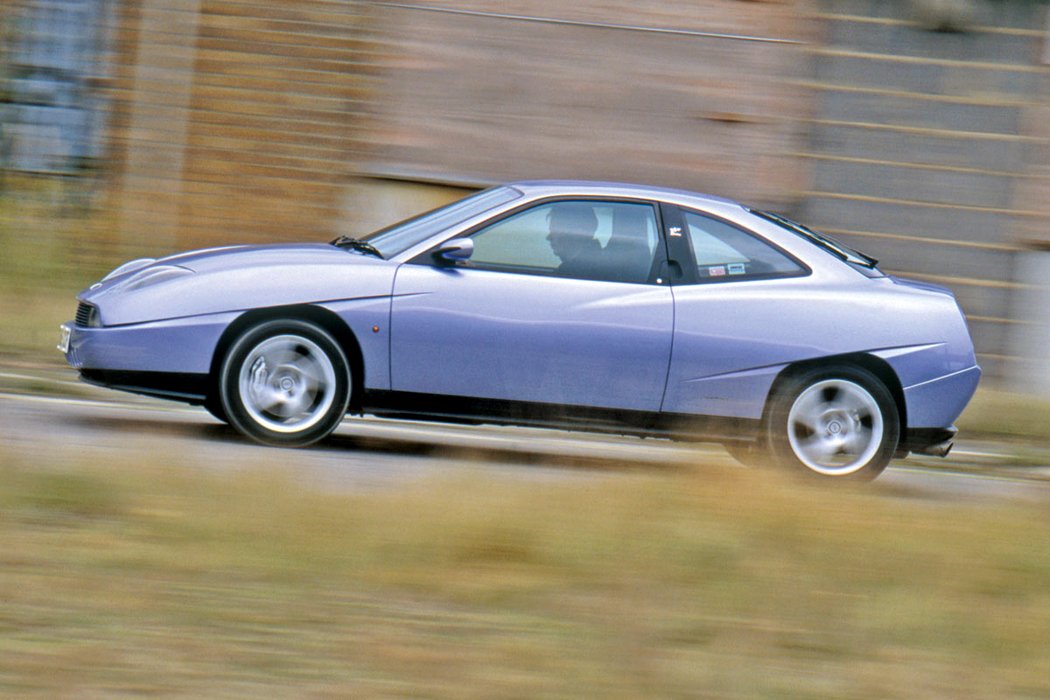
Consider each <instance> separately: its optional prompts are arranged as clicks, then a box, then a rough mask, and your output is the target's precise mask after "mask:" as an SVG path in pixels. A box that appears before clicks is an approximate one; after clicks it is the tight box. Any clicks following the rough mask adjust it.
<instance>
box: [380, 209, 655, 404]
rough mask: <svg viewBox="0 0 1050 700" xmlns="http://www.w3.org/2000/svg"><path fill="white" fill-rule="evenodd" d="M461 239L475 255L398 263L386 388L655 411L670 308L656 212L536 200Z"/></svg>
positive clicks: (425, 257) (425, 258) (513, 400)
mask: <svg viewBox="0 0 1050 700" xmlns="http://www.w3.org/2000/svg"><path fill="white" fill-rule="evenodd" d="M468 235H469V237H470V238H471V240H472V241H473V245H474V252H473V255H472V257H471V258H470V260H469V261H465V262H459V263H455V264H452V263H440V262H438V261H436V260H435V259H434V258H433V257H432V256H430V255H429V254H424V255H422V256H419V257H417V258H416V259H415V260H413V261H411V262H409V263H406V264H404V265H402V266H401V267H400V268H399V269H398V272H397V277H396V279H395V283H394V298H393V304H392V317H391V346H390V358H391V388H392V389H393V390H394V391H398V392H414V393H421V394H439V395H449V396H458V397H477V398H484V399H496V400H504V401H510V402H535V403H543V404H562V405H577V406H589V407H603V408H616V409H634V410H640V411H657V410H659V407H660V403H661V400H662V397H663V392H664V386H665V383H666V378H667V368H668V363H669V361H670V353H671V337H672V326H673V310H672V299H671V292H670V289H669V287H668V286H667V285H666V284H665V280H663V279H661V278H659V277H658V276H657V274H658V268H659V267H660V262H661V261H662V260H664V259H665V253H664V251H665V249H664V244H663V238H662V236H661V235H660V228H659V216H658V209H657V207H655V206H654V205H652V204H650V203H643V202H633V201H609V200H573V201H566V200H558V201H544V202H540V203H533V204H531V205H528V206H526V207H524V208H521V209H518V210H515V211H514V212H511V213H510V214H508V215H505V216H503V217H501V218H500V219H499V220H498V221H495V222H490V223H487V224H486V225H484V226H482V227H480V228H477V229H476V230H474V231H473V232H470V233H469V234H468Z"/></svg>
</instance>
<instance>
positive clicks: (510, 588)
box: [0, 453, 1050, 699]
mask: <svg viewBox="0 0 1050 700" xmlns="http://www.w3.org/2000/svg"><path fill="white" fill-rule="evenodd" d="M122 459H123V461H120V460H118V461H113V462H110V463H108V464H106V465H101V464H90V463H86V462H82V463H76V462H74V463H72V464H63V465H61V466H58V465H48V464H42V463H41V460H40V459H38V458H30V457H24V456H20V455H18V454H12V453H8V454H4V455H3V459H2V463H3V466H2V467H0V472H2V473H0V484H2V486H0V514H2V515H0V541H2V542H3V547H2V549H0V558H2V566H0V597H2V600H3V605H2V607H0V695H3V696H6V697H41V698H45V697H46V698H53V697H112V696H117V695H148V696H157V697H266V698H275V697H290V698H293V697H294V698H303V697H355V698H357V697H365V698H368V697H379V698H381V697H435V698H436V697H456V698H492V697H517V698H580V697H602V698H651V697H709V698H723V697H724V698H729V697H747V698H778V699H782V698H811V697H834V698H888V697H907V698H960V697H1023V698H1029V697H1030V698H1035V697H1047V696H1048V694H1050V655H1048V654H1047V650H1048V649H1050V590H1048V588H1047V586H1046V582H1047V580H1050V548H1048V547H1047V546H1046V543H1045V541H1043V539H1042V536H1043V534H1045V533H1046V532H1047V531H1048V527H1050V513H1048V512H1047V511H1046V509H1045V508H1042V509H1036V508H1035V507H1031V506H1028V505H1026V504H1024V503H1016V502H1015V503H1011V504H1008V503H1003V504H997V505H989V504H987V503H985V504H983V505H974V504H965V503H931V502H930V501H927V500H921V499H909V498H901V497H896V496H900V495H901V494H896V495H895V497H887V495H886V494H885V492H883V494H882V495H878V494H877V493H875V492H872V491H863V492H861V491H856V492H854V491H848V490H841V491H838V490H829V489H827V487H821V488H813V489H811V488H809V487H806V486H803V485H799V484H793V483H786V482H778V481H775V480H773V481H770V480H769V477H770V475H769V474H768V473H764V472H760V473H753V472H749V471H746V470H739V469H732V470H730V469H718V468H705V469H704V470H703V471H698V472H696V473H679V474H666V473H664V474H644V473H643V474H639V473H616V474H609V473H606V474H603V475H596V474H586V475H583V476H582V478H563V477H564V475H562V477H555V476H551V475H544V476H541V477H538V478H529V479H521V478H509V477H507V476H506V475H504V476H500V475H493V473H492V472H491V471H485V472H484V478H480V477H479V476H477V475H474V474H472V472H471V471H470V470H469V469H465V470H464V471H463V472H461V473H459V474H457V475H453V476H449V477H446V478H443V479H441V480H426V481H422V482H418V483H416V484H414V485H413V484H410V485H408V486H406V487H404V488H401V487H399V488H398V490H396V492H395V491H388V490H374V491H370V492H359V493H354V494H349V493H339V492H330V491H329V492H321V491H320V490H315V489H313V488H311V487H309V486H304V483H303V482H304V479H302V478H301V477H302V475H301V474H300V475H298V478H296V475H294V474H292V473H291V472H289V473H269V474H267V475H265V476H260V475H259V473H258V472H256V471H254V470H245V471H243V472H238V473H216V472H211V473H201V472H197V471H194V470H188V469H185V467H184V466H183V465H180V460H179V459H178V458H177V457H175V456H167V457H165V456H158V455H150V457H149V458H148V459H147V458H146V456H145V455H140V456H139V457H133V456H131V455H127V456H125V457H124V458H122Z"/></svg>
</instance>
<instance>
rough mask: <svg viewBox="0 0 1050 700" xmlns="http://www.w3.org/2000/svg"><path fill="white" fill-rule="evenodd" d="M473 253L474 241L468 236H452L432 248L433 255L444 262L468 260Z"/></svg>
mask: <svg viewBox="0 0 1050 700" xmlns="http://www.w3.org/2000/svg"><path fill="white" fill-rule="evenodd" d="M473 254H474V241H472V240H470V239H469V238H453V239H452V240H449V241H445V242H444V243H442V244H441V245H439V246H438V247H437V248H436V249H435V250H434V257H435V258H437V259H438V260H442V261H444V262H451V263H454V262H460V261H463V260H470V256H471V255H473Z"/></svg>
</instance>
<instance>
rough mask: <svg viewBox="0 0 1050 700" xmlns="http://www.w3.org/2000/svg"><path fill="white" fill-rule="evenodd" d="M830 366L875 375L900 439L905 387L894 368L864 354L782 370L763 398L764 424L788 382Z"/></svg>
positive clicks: (904, 415)
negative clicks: (890, 401) (888, 400)
mask: <svg viewBox="0 0 1050 700" xmlns="http://www.w3.org/2000/svg"><path fill="white" fill-rule="evenodd" d="M830 365H849V366H854V367H860V368H861V369H865V370H867V371H869V372H871V373H872V374H874V375H875V377H876V378H877V379H878V380H879V381H880V382H882V384H883V386H885V387H886V389H887V390H888V391H889V392H890V395H891V396H892V397H893V402H894V404H896V406H897V416H898V420H899V421H900V430H901V434H902V435H903V433H904V430H905V429H906V428H907V426H908V414H907V410H908V409H907V404H906V403H905V401H904V387H902V386H901V381H900V378H899V377H898V376H897V373H896V372H894V371H893V368H892V367H890V365H889V363H888V362H886V361H885V360H883V359H882V358H880V357H875V356H874V355H870V354H868V353H864V352H857V353H848V354H845V355H832V356H830V357H821V358H818V359H814V360H803V361H801V362H794V363H792V364H790V365H788V366H787V367H785V368H784V369H783V370H781V371H780V373H779V374H778V375H777V376H776V379H774V380H773V384H772V386H771V387H770V389H769V394H768V396H767V397H766V405H765V408H764V409H763V413H762V418H763V421H765V420H766V419H768V418H769V411H770V408H771V407H772V405H773V400H774V399H775V397H776V396H777V395H778V392H779V391H780V390H781V388H782V387H783V386H784V385H785V384H786V383H787V382H788V381H789V380H791V379H792V378H793V377H795V376H798V375H799V374H802V373H803V372H807V371H809V370H812V369H816V368H820V367H827V366H830Z"/></svg>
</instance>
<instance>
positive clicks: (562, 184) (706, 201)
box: [506, 180, 743, 209]
mask: <svg viewBox="0 0 1050 700" xmlns="http://www.w3.org/2000/svg"><path fill="white" fill-rule="evenodd" d="M506 186H507V187H512V188H514V189H516V190H518V191H519V192H521V193H522V194H523V195H525V196H527V197H530V198H531V197H544V196H581V197H638V198H642V199H656V200H661V201H665V202H674V203H678V204H687V205H691V206H699V207H703V208H715V209H720V208H727V207H728V208H734V209H739V208H742V207H743V205H741V204H740V203H739V202H736V201H734V200H732V199H726V198H725V197H718V196H715V195H710V194H703V193H701V192H690V191H688V190H680V189H675V188H671V187H656V186H653V185H639V184H633V183H627V182H603V181H592V180H522V181H518V182H508V183H507V184H506Z"/></svg>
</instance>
